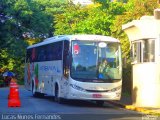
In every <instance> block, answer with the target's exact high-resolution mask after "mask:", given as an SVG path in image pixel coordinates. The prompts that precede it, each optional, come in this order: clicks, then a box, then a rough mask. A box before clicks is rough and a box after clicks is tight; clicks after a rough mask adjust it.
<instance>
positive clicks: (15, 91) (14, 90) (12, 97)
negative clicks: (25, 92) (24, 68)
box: [8, 83, 21, 107]
mask: <svg viewBox="0 0 160 120" xmlns="http://www.w3.org/2000/svg"><path fill="white" fill-rule="evenodd" d="M20 106H21V102H20V98H19V87H18V85H17V83H12V84H10V91H9V100H8V107H20Z"/></svg>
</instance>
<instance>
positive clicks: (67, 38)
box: [27, 35, 119, 49]
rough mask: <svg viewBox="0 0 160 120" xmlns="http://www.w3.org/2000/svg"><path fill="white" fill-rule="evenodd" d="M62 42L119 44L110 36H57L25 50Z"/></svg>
mask: <svg viewBox="0 0 160 120" xmlns="http://www.w3.org/2000/svg"><path fill="white" fill-rule="evenodd" d="M63 40H68V41H71V40H93V41H94V40H95V41H111V42H119V40H118V39H115V38H113V37H110V36H103V35H59V36H54V37H51V38H47V39H45V40H43V41H42V42H40V43H37V44H34V45H31V46H29V47H27V49H29V48H33V47H38V46H42V45H46V44H49V43H53V42H58V41H63Z"/></svg>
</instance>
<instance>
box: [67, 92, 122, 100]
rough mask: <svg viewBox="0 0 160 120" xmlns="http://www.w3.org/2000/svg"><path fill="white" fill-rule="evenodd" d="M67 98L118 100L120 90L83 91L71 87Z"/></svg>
mask: <svg viewBox="0 0 160 120" xmlns="http://www.w3.org/2000/svg"><path fill="white" fill-rule="evenodd" d="M67 98H68V99H78V100H120V98H121V90H118V91H115V92H85V91H79V90H75V89H74V90H72V89H71V90H70V92H69V94H68V96H67Z"/></svg>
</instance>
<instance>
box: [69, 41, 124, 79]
mask: <svg viewBox="0 0 160 120" xmlns="http://www.w3.org/2000/svg"><path fill="white" fill-rule="evenodd" d="M121 70H122V69H121V51H120V44H119V43H117V42H106V41H105V42H102V41H96V42H95V41H79V40H74V41H72V63H71V77H72V78H73V79H75V80H79V81H83V82H115V81H119V80H121V76H122V75H121Z"/></svg>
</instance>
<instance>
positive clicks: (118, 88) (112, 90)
mask: <svg viewBox="0 0 160 120" xmlns="http://www.w3.org/2000/svg"><path fill="white" fill-rule="evenodd" d="M120 89H121V86H119V87H116V88H113V89H111V90H110V92H115V91H118V90H120Z"/></svg>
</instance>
